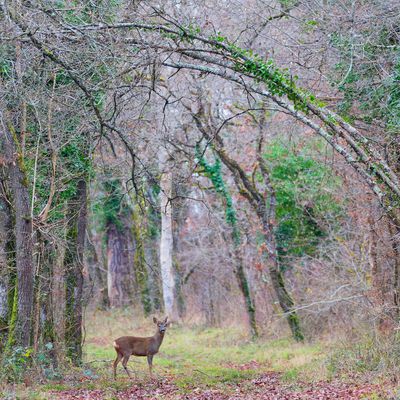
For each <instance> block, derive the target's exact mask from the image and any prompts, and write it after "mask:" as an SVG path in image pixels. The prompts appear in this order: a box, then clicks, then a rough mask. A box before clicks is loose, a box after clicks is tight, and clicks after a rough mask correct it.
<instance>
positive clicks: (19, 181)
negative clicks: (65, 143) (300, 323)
mask: <svg viewBox="0 0 400 400" xmlns="http://www.w3.org/2000/svg"><path fill="white" fill-rule="evenodd" d="M3 137H4V146H5V150H6V151H5V153H6V157H7V163H8V171H9V181H10V186H11V190H12V196H13V204H14V210H15V246H16V247H15V255H16V269H17V292H18V305H17V313H18V314H17V315H18V316H17V320H16V326H15V344H17V345H20V346H29V345H30V338H31V331H32V305H33V303H34V264H33V240H32V219H31V210H30V205H29V190H28V182H27V177H26V174H25V166H24V160H23V158H22V154H21V148H20V146H19V143H18V138H17V134H16V132H15V131H14V129H13V127H10V128H9V129H7V128H6V127H4V134H3Z"/></svg>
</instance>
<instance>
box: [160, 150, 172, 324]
mask: <svg viewBox="0 0 400 400" xmlns="http://www.w3.org/2000/svg"><path fill="white" fill-rule="evenodd" d="M160 164H161V167H162V169H164V170H163V172H162V175H161V181H160V188H161V192H160V207H161V238H160V266H161V279H162V289H163V299H164V310H165V312H166V314H167V315H168V316H169V317H170V318H171V319H172V318H174V317H176V304H175V303H176V300H175V277H174V270H173V263H172V249H173V235H172V204H171V201H170V199H171V193H172V173H171V171H169V170H168V165H167V163H166V157H163V160H161V163H160Z"/></svg>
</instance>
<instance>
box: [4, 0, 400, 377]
mask: <svg viewBox="0 0 400 400" xmlns="http://www.w3.org/2000/svg"><path fill="white" fill-rule="evenodd" d="M0 20H1V22H0V149H1V150H0V352H1V356H2V363H3V369H2V372H1V374H2V377H3V378H4V379H5V380H8V381H15V380H17V381H18V380H20V379H22V377H23V375H24V371H25V369H26V366H27V365H32V360H37V363H36V364H35V366H36V367H37V368H39V370H41V371H42V374H44V376H47V377H51V374H52V373H53V374H54V373H55V372H54V371H56V370H57V368H59V367H60V366H61V365H62V364H63V363H65V362H72V363H73V364H76V365H81V363H82V343H83V341H84V336H85V334H84V333H85V332H84V330H83V328H82V326H83V324H84V323H85V316H88V315H91V314H93V313H94V312H95V310H96V309H99V308H100V309H105V310H107V309H113V310H114V309H115V310H117V309H120V308H125V307H128V309H129V310H131V311H130V313H131V314H130V315H131V318H132V320H133V321H141V320H143V318H148V319H149V317H150V316H152V315H160V316H161V315H169V318H170V319H171V320H173V321H174V322H175V323H176V324H177V325H183V326H212V327H223V328H225V327H240V328H241V329H245V330H246V332H247V333H248V337H249V338H254V339H256V338H257V337H260V336H261V337H262V338H263V340H264V339H265V340H267V339H274V338H275V339H276V338H282V337H287V336H292V337H293V338H294V340H295V341H299V342H303V341H304V340H306V341H310V340H328V341H331V340H332V341H334V340H339V339H341V340H344V342H345V343H354V342H356V343H359V342H360V341H362V340H366V339H365V338H366V337H367V338H368V340H370V341H371V343H372V344H371V346H370V347H369V350H367V351H369V353H368V354H367V356H366V359H368V360H370V361H371V364H370V365H371V368H372V369H373V368H375V369H376V368H378V369H380V371H383V373H384V374H386V373H389V372H388V371H392V372H390V373H393V375H396V374H397V373H398V365H399V364H398V363H397V361H398V360H400V345H399V341H398V340H399V338H398V329H399V327H400V325H399V316H400V247H399V246H400V244H399V243H400V213H399V201H400V200H399V199H400V184H399V180H400V134H399V126H400V85H399V84H400V48H399V46H400V5H399V3H398V1H396V0H389V1H384V2H383V1H374V0H310V1H302V0H299V1H295V0H279V1H275V0H271V1H270V0H265V1H264V0H242V1H236V0H220V1H218V2H214V1H209V0H201V1H191V0H181V1H168V0H164V1H160V2H159V1H117V0H110V1H97V2H93V1H80V2H77V1H55V2H54V1H31V2H25V1H19V0H15V1H2V2H1V10H0ZM126 334H129V332H126ZM111 339H112V338H110V340H111ZM38 357H39V358H38ZM368 357H369V358H368ZM68 360H69V361H68ZM396 360H397V361H396ZM396 365H397V367H396ZM46 374H47V375H46Z"/></svg>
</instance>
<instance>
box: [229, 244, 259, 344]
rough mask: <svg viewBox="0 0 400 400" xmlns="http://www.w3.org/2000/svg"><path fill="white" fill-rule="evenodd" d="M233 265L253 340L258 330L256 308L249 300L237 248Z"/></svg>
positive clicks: (248, 289)
mask: <svg viewBox="0 0 400 400" xmlns="http://www.w3.org/2000/svg"><path fill="white" fill-rule="evenodd" d="M234 263H235V272H236V277H237V280H238V283H239V289H240V291H241V292H242V295H243V298H244V301H245V306H246V311H247V317H248V318H249V326H250V333H251V336H252V337H253V338H257V337H258V328H257V320H256V307H255V305H254V301H253V299H252V298H251V292H250V285H249V282H248V280H247V277H246V272H245V270H244V268H243V258H242V256H241V254H239V249H237V248H236V249H235V260H234Z"/></svg>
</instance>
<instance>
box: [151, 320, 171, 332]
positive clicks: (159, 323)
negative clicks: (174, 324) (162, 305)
mask: <svg viewBox="0 0 400 400" xmlns="http://www.w3.org/2000/svg"><path fill="white" fill-rule="evenodd" d="M167 320H168V317H165V319H164V321H158V320H157V318H156V317H153V322H154V323H155V324H156V325H157V328H158V331H159V332H160V333H165V331H166V330H167V327H168V326H169V322H167Z"/></svg>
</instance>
